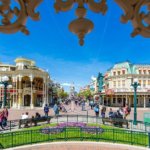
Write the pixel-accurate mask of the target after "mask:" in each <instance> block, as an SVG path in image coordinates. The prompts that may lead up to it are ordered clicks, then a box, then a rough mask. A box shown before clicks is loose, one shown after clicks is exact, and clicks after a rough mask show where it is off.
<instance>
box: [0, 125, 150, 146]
mask: <svg viewBox="0 0 150 150" xmlns="http://www.w3.org/2000/svg"><path fill="white" fill-rule="evenodd" d="M56 125H57V124H49V125H44V126H37V127H32V128H27V129H23V130H19V131H16V132H10V133H5V134H0V144H1V147H3V148H8V147H15V146H19V145H26V144H32V143H42V142H52V141H70V140H76V141H97V142H98V141H106V142H115V143H125V144H133V145H141V146H148V134H147V133H146V132H137V131H130V130H126V129H120V128H114V127H110V126H105V125H101V126H100V127H101V128H103V129H104V132H103V133H95V134H91V133H87V132H83V131H81V129H80V128H77V127H75V128H74V127H68V128H66V129H65V130H64V131H63V132H61V133H57V134H44V133H42V132H41V129H42V128H45V127H48V126H51V127H55V126H56ZM88 126H95V124H88Z"/></svg>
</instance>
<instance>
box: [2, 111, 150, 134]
mask: <svg viewBox="0 0 150 150" xmlns="http://www.w3.org/2000/svg"><path fill="white" fill-rule="evenodd" d="M49 118H50V123H61V122H84V123H93V124H97V125H102V124H105V125H109V126H113V127H121V128H128V130H133V131H135V130H136V131H137V130H138V131H145V132H150V123H145V122H143V121H137V125H133V120H124V119H108V118H106V119H103V118H101V117H95V116H89V115H88V114H87V115H58V116H49ZM21 121H22V120H12V121H8V122H7V128H6V130H10V131H11V130H12V131H13V130H16V129H19V128H22V127H23V126H22V125H21V123H20V122H21ZM28 122H29V126H30V127H31V126H33V125H34V121H33V120H32V119H28ZM46 123H47V121H46V120H45V121H42V118H41V120H40V119H38V120H37V125H42V124H46ZM1 131H3V130H0V132H1Z"/></svg>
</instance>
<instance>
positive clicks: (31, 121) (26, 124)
mask: <svg viewBox="0 0 150 150" xmlns="http://www.w3.org/2000/svg"><path fill="white" fill-rule="evenodd" d="M50 120H51V117H50V116H48V117H45V116H43V117H40V118H34V117H32V118H29V119H20V120H19V128H21V125H24V127H29V125H30V127H32V124H34V126H37V123H39V122H45V121H46V122H47V123H48V124H49V123H50Z"/></svg>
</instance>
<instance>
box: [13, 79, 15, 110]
mask: <svg viewBox="0 0 150 150" xmlns="http://www.w3.org/2000/svg"><path fill="white" fill-rule="evenodd" d="M12 90H13V91H12V94H13V103H12V107H13V108H15V92H14V90H15V77H13V78H12Z"/></svg>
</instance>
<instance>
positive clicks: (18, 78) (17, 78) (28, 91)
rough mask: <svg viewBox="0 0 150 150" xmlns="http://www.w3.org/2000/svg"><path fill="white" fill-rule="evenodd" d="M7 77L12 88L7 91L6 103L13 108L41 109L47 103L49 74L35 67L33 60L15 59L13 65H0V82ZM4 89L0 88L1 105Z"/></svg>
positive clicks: (48, 97)
mask: <svg viewBox="0 0 150 150" xmlns="http://www.w3.org/2000/svg"><path fill="white" fill-rule="evenodd" d="M3 76H8V77H9V83H10V84H12V88H11V89H8V90H7V101H9V104H10V106H11V107H13V108H22V107H30V108H34V107H42V106H44V105H45V104H46V103H49V99H50V95H49V84H50V82H51V80H50V76H49V74H48V73H47V72H46V71H44V70H42V69H40V68H38V67H37V66H35V62H34V61H33V60H29V59H26V58H17V59H15V65H8V64H3V63H1V64H0V80H1V79H2V77H3ZM3 97H4V89H3V88H2V87H1V88H0V101H1V103H2V101H3Z"/></svg>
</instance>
